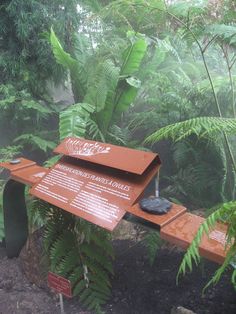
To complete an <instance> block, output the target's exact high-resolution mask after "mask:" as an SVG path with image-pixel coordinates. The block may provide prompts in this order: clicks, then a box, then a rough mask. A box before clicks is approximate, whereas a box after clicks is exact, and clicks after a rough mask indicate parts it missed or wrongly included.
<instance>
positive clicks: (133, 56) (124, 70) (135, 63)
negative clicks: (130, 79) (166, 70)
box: [120, 38, 147, 76]
mask: <svg viewBox="0 0 236 314" xmlns="http://www.w3.org/2000/svg"><path fill="white" fill-rule="evenodd" d="M146 50H147V43H146V41H145V39H144V38H139V39H137V40H136V41H134V42H133V43H131V44H130V46H129V47H128V48H127V49H126V50H125V51H124V53H123V56H122V59H123V64H122V67H121V71H120V75H121V76H131V75H133V74H134V73H135V72H137V71H138V69H139V66H140V64H141V61H142V59H143V57H144V55H145V53H146Z"/></svg>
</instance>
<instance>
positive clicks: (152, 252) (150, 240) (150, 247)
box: [144, 231, 162, 266]
mask: <svg viewBox="0 0 236 314" xmlns="http://www.w3.org/2000/svg"><path fill="white" fill-rule="evenodd" d="M144 245H145V246H146V247H147V251H148V258H149V263H150V265H151V266H152V265H153V263H154V261H155V258H156V255H157V251H158V249H159V248H160V247H161V245H162V240H161V238H160V233H159V232H158V231H150V232H148V233H147V235H146V236H145V238H144Z"/></svg>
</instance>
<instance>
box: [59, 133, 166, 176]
mask: <svg viewBox="0 0 236 314" xmlns="http://www.w3.org/2000/svg"><path fill="white" fill-rule="evenodd" d="M54 152H55V153H59V154H63V155H66V156H70V157H75V158H79V159H82V160H86V161H90V162H93V163H96V164H99V165H104V166H106V167H112V168H115V169H119V170H122V171H128V172H131V173H135V174H139V175H141V174H143V173H144V171H145V170H146V169H147V167H148V166H149V165H150V164H151V163H152V162H153V161H154V160H155V163H158V164H160V163H161V161H160V159H159V157H158V155H157V154H154V153H151V152H144V151H140V150H136V149H131V148H127V147H121V146H115V145H112V144H107V143H100V142H94V141H90V140H85V139H82V138H76V137H68V138H66V139H65V140H64V141H63V142H62V143H61V144H60V145H59V146H58V147H56V148H55V149H54Z"/></svg>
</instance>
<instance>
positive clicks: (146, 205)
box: [139, 197, 172, 215]
mask: <svg viewBox="0 0 236 314" xmlns="http://www.w3.org/2000/svg"><path fill="white" fill-rule="evenodd" d="M139 206H140V208H141V209H142V210H143V211H145V212H147V213H150V214H154V215H164V214H167V213H168V211H169V210H170V209H171V207H172V204H171V202H169V201H168V200H167V199H165V198H163V197H152V198H143V199H142V200H141V201H140V202H139Z"/></svg>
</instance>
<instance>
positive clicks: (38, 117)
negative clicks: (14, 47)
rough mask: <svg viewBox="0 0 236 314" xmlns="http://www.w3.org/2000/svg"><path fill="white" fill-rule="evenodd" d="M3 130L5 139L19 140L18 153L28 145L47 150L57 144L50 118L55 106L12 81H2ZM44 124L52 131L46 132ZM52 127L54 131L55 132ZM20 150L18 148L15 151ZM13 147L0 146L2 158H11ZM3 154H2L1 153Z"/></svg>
mask: <svg viewBox="0 0 236 314" xmlns="http://www.w3.org/2000/svg"><path fill="white" fill-rule="evenodd" d="M0 113H1V116H0V131H1V132H4V139H3V140H2V141H3V143H6V144H7V143H9V142H12V143H16V144H19V145H18V146H15V147H14V146H13V147H12V149H11V150H12V151H13V152H14V151H15V154H16V153H18V152H20V151H22V150H23V149H25V148H27V149H28V150H29V151H43V152H45V153H46V156H47V153H48V151H49V150H52V149H53V148H54V147H55V143H54V142H53V141H52V140H51V139H52V138H53V136H54V137H55V131H54V130H53V129H51V130H50V127H48V125H47V122H48V121H50V120H53V118H54V117H53V116H54V115H55V114H56V108H55V107H54V106H53V105H52V104H50V103H48V102H46V101H42V100H40V101H37V100H36V99H35V98H34V97H32V95H31V94H30V93H29V92H28V91H27V90H18V89H17V88H16V87H14V86H13V85H12V84H6V85H3V84H2V85H0ZM44 127H45V128H47V129H48V130H50V131H51V134H49V133H48V132H45V130H44ZM52 131H53V132H52ZM16 150H17V151H16ZM7 151H8V153H9V154H10V148H8V147H5V148H2V149H1V150H0V158H2V159H4V158H6V159H7V158H8V156H7V155H8V153H7ZM1 155H2V156H1Z"/></svg>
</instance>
